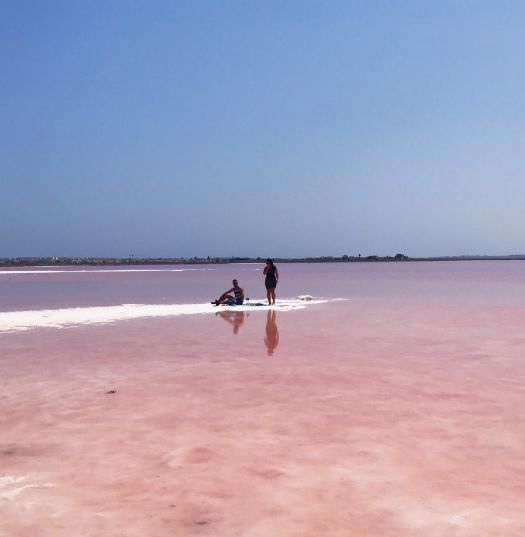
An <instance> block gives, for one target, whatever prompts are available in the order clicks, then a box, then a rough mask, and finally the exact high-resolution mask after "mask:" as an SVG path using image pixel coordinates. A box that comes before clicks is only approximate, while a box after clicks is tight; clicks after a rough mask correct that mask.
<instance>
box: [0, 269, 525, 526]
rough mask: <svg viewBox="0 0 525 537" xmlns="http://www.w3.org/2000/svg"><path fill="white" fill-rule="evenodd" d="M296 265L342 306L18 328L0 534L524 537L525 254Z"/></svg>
mask: <svg viewBox="0 0 525 537" xmlns="http://www.w3.org/2000/svg"><path fill="white" fill-rule="evenodd" d="M233 268H236V270H235V275H237V276H238V277H239V279H241V284H242V281H243V280H244V281H245V282H248V286H249V287H250V288H251V287H252V286H253V288H254V289H257V287H256V286H257V285H259V286H260V280H261V275H260V273H259V272H257V271H255V270H254V269H255V268H254V267H250V266H247V267H245V266H241V265H239V266H237V267H233ZM242 268H247V270H246V271H242V272H241V269H242ZM231 269H232V267H231V266H229V267H218V270H217V271H210V272H209V274H212V275H213V276H211V278H212V280H213V281H212V283H210V287H211V285H212V284H213V285H219V284H220V283H221V282H222V280H223V279H227V277H228V276H230V275H231ZM280 269H281V272H282V274H283V277H282V278H283V279H282V282H281V284H282V285H280V286H279V289H280V291H281V295H282V296H294V295H295V294H297V293H300V292H307V293H311V294H314V295H317V296H319V295H322V296H327V297H340V298H346V300H343V301H333V302H327V303H325V304H316V305H312V306H309V307H307V308H305V309H303V310H298V311H287V312H285V311H279V310H278V309H277V311H270V310H268V311H254V312H241V311H232V312H227V311H221V312H218V314H217V315H214V314H209V315H208V314H206V315H190V316H180V317H166V318H160V319H139V320H132V321H121V322H117V323H115V324H112V325H105V326H83V327H74V328H68V329H61V330H57V329H52V328H46V329H34V330H30V331H27V332H18V333H4V334H0V346H1V355H0V378H1V380H2V383H1V387H0V408H1V409H2V412H1V415H0V535H2V536H4V535H5V536H8V537H11V536H17V537H19V536H20V537H26V536H27V537H29V536H31V537H33V536H35V535H37V536H42V537H62V536H64V537H66V536H68V537H69V536H72V535H79V536H83V537H84V536H85V537H95V536H106V535H111V536H126V537H143V536H156V537H164V536H166V537H167V536H186V535H188V536H191V535H203V536H204V535H205V536H225V537H226V536H241V537H252V536H253V537H263V536H264V537H267V536H286V537H299V536H301V537H303V536H304V537H314V536H315V537H317V536H336V537H339V536H341V537H343V536H344V537H348V536H378V537H379V536H392V537H412V536H418V537H419V536H421V537H423V536H424V537H438V536H439V537H442V536H447V537H448V536H458V537H465V536H468V537H471V536H472V537H495V536H497V537H500V536H504V537H507V536H508V537H514V536H515V537H518V536H519V537H522V536H523V535H525V511H524V509H523V506H524V505H525V479H524V476H525V457H523V452H524V450H525V388H524V386H525V362H524V356H525V333H524V330H523V328H524V319H525V303H524V302H523V298H524V295H525V264H521V263H501V262H500V263H490V262H487V263H484V262H481V263H473V262H471V263H400V264H395V265H394V264H381V265H379V264H368V263H367V264H365V263H363V264H360V265H348V264H345V265H285V266H283V268H281V267H280ZM283 269H284V270H283ZM240 274H242V276H239V275H240ZM37 276H38V275H35V280H33V281H36V282H40V283H42V282H43V281H45V282H47V281H49V280H48V279H46V278H50V277H56V276H57V275H51V276H48V275H42V276H38V277H37ZM66 276H68V275H66ZM176 276H181V278H180V279H179V280H178V283H174V281H175V277H176ZM9 277H11V276H9ZM17 277H18V276H17ZM68 277H70V278H72V279H73V281H75V282H77V284H78V282H80V284H79V285H80V286H81V287H82V282H84V281H86V280H82V278H83V276H82V274H80V273H76V274H75V276H73V274H71V275H69V276H68ZM110 277H113V278H115V279H116V280H114V281H113V282H112V281H111V279H110ZM134 277H138V278H140V280H139V281H140V282H145V283H143V286H145V287H146V289H150V290H151V291H152V294H153V295H154V296H150V303H158V302H157V298H158V297H159V296H166V297H171V299H172V300H173V299H177V300H179V301H187V302H189V301H190V300H191V298H192V295H191V292H192V291H191V290H192V289H199V292H202V294H205V293H207V290H206V289H203V287H206V285H208V284H207V283H206V279H205V274H204V273H202V274H201V273H198V272H188V273H185V272H183V273H170V274H162V273H161V274H159V273H149V276H148V273H143V274H141V275H135V274H131V275H130V274H129V273H125V274H121V275H120V276H117V275H116V274H109V275H107V274H106V275H104V274H103V273H99V274H98V275H97V276H95V275H88V276H87V281H96V282H98V283H101V282H100V281H99V280H97V278H100V279H101V281H102V282H103V284H104V285H103V287H106V289H111V285H112V284H114V285H116V286H117V287H119V285H120V289H119V291H118V293H117V292H115V293H114V294H113V295H111V293H110V292H109V291H108V293H106V295H108V294H109V295H111V296H109V298H110V299H111V300H115V302H113V303H120V302H119V301H120V300H121V299H122V302H138V301H137V300H131V299H130V298H129V295H130V294H133V293H132V291H137V292H138V289H139V287H140V286H139V285H138V283H137V282H136V281H133V280H132V278H134ZM18 278H21V277H18ZM60 278H64V277H63V276H60ZM89 278H93V279H92V280H90V279H89ZM118 278H124V279H125V280H126V282H127V283H126V284H122V283H121V282H120V280H118ZM148 278H151V279H150V280H148ZM159 280H161V281H160V282H159ZM181 280H184V284H182V283H181ZM60 281H63V280H60ZM12 283H13V282H11V283H10V282H9V281H8V282H5V281H3V287H2V289H4V290H5V287H6V286H8V285H11V284H12ZM40 283H37V284H35V285H36V287H38V285H39V284H40ZM55 283H56V281H55ZM19 285H21V286H23V284H19ZM57 285H58V284H57ZM166 286H171V287H172V289H171V290H170V291H166V290H164V291H165V293H167V294H165V295H163V290H162V289H160V288H161V287H166ZM201 286H202V287H201ZM44 287H45V286H44ZM88 287H89V286H88ZM95 288H96V289H98V290H99V288H98V287H97V286H96V285H95ZM173 289H178V290H179V291H177V293H179V294H177V293H176V292H175V291H174V290H173ZM24 292H25V291H24ZM97 292H98V291H97ZM142 292H143V293H144V296H146V295H147V293H146V291H145V290H144V289H142ZM46 293H47V290H46V292H44V293H43V294H41V295H40V298H41V299H42V298H43V297H45V296H47V294H46ZM157 293H158V294H157ZM169 293H173V295H170V294H169ZM184 293H186V294H184ZM95 294H96V293H95ZM259 294H261V293H259ZM7 295H9V292H6V293H4V295H3V296H7ZM81 295H82V293H79V294H78V295H76V296H75V297H74V298H73V299H71V300H70V302H68V303H67V304H68V305H100V304H99V303H98V302H97V299H96V297H88V298H87V299H86V298H85V297H83V296H81ZM175 295H177V296H175ZM9 296H12V295H9ZM28 296H29V295H26V297H28ZM79 297H80V298H79ZM106 298H108V296H106ZM124 299H125V300H124ZM10 300H11V299H10ZM28 300H29V299H28ZM90 300H91V302H90ZM93 301H94V302H93ZM195 302H198V300H195ZM104 303H107V302H104ZM109 303H111V302H109ZM46 304H47V305H46V307H50V305H49V300H48V301H47V302H46ZM36 305H37V302H34V303H33V307H34V306H36ZM58 305H61V306H64V304H58V302H57V306H58ZM6 309H24V308H20V306H17V304H16V303H14V302H10V306H9V308H6ZM112 390H115V391H116V393H107V392H109V391H112Z"/></svg>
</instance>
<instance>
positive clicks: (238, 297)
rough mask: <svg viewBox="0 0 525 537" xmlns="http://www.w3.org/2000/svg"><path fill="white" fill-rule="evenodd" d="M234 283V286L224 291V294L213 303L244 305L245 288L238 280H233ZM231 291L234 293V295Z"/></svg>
mask: <svg viewBox="0 0 525 537" xmlns="http://www.w3.org/2000/svg"><path fill="white" fill-rule="evenodd" d="M232 283H233V287H232V288H231V289H229V290H228V291H226V292H224V293H222V295H221V296H220V297H219V298H218V299H217V300H215V302H212V304H215V305H216V306H218V305H219V304H227V305H228V306H235V305H237V306H240V305H242V303H243V302H244V289H242V288H241V287H239V283H238V282H237V280H233V282H232ZM231 293H233V295H232V294H231Z"/></svg>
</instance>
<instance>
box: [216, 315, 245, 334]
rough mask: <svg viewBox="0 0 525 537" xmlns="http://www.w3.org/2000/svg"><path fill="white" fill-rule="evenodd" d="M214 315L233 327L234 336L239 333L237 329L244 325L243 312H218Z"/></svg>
mask: <svg viewBox="0 0 525 537" xmlns="http://www.w3.org/2000/svg"><path fill="white" fill-rule="evenodd" d="M215 315H218V316H219V317H220V318H221V319H224V320H225V321H226V322H227V323H230V324H231V325H232V326H233V333H234V334H235V335H237V334H238V333H239V328H240V327H241V326H242V324H243V323H244V311H218V312H217V313H216V314H215Z"/></svg>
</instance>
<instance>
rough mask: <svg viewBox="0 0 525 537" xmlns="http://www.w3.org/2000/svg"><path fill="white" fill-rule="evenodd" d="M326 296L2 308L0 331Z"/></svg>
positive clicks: (299, 304) (290, 303)
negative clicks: (216, 302) (241, 301)
mask: <svg viewBox="0 0 525 537" xmlns="http://www.w3.org/2000/svg"><path fill="white" fill-rule="evenodd" d="M324 302H327V300H320V299H315V300H304V299H301V298H294V299H287V300H278V301H277V303H276V305H275V306H268V305H256V304H264V300H263V299H261V300H259V301H257V300H255V301H254V300H251V301H250V302H249V303H247V304H245V305H243V306H213V305H212V304H121V305H119V306H96V307H88V308H64V309H56V310H36V311H7V312H0V332H19V331H23V330H30V329H32V328H67V327H71V326H79V325H89V324H108V323H114V322H117V321H122V320H126V319H140V318H143V317H170V316H175V315H194V314H198V313H216V312H218V311H225V310H226V311H254V310H268V309H275V310H277V311H291V310H295V309H302V308H305V307H307V306H309V305H312V304H322V303H324Z"/></svg>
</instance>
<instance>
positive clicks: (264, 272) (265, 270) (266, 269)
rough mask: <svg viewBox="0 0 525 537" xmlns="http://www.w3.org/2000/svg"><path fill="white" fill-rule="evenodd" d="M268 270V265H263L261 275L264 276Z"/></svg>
mask: <svg viewBox="0 0 525 537" xmlns="http://www.w3.org/2000/svg"><path fill="white" fill-rule="evenodd" d="M267 272H268V265H266V266H265V267H264V270H263V275H264V276H266V273H267Z"/></svg>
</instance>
